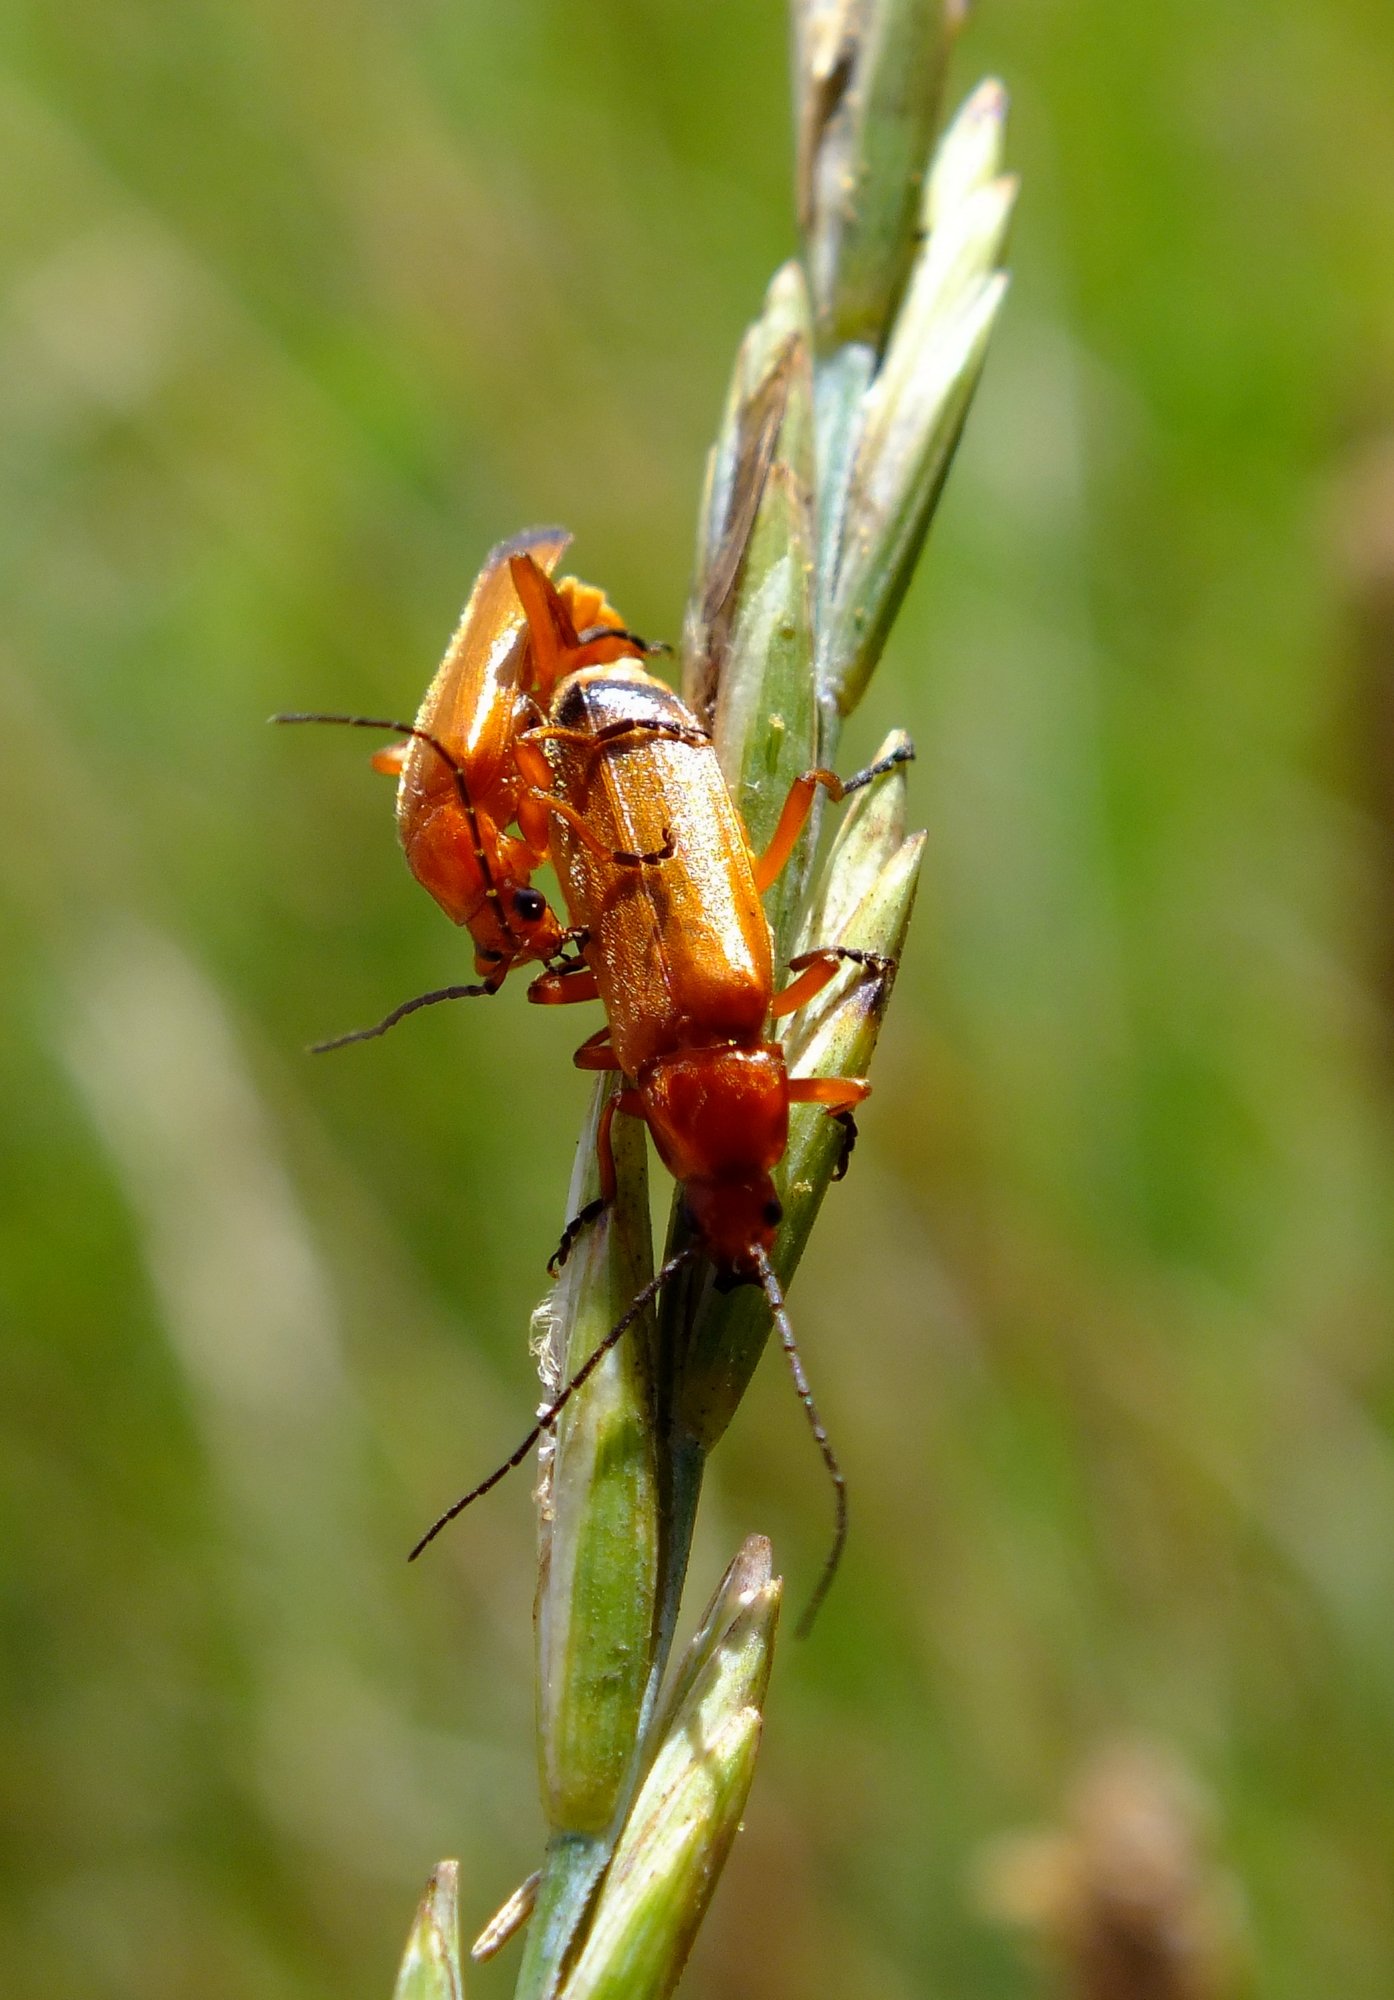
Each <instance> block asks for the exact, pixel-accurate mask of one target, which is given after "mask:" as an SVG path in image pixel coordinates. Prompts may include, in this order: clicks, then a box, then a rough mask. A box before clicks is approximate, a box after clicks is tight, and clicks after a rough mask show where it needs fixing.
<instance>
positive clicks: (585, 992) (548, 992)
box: [528, 958, 600, 1007]
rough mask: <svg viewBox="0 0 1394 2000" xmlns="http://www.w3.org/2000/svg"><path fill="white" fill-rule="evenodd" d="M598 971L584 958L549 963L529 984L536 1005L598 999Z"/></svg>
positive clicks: (553, 1004) (562, 1004)
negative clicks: (595, 971)
mask: <svg viewBox="0 0 1394 2000" xmlns="http://www.w3.org/2000/svg"><path fill="white" fill-rule="evenodd" d="M599 997H600V994H599V990H598V988H597V986H596V983H595V974H594V973H593V972H592V971H591V969H590V967H589V966H588V965H587V964H586V961H585V960H584V959H583V958H573V959H569V960H568V961H567V962H566V963H565V964H564V965H550V966H548V968H547V970H546V971H545V972H539V973H538V975H537V977H536V979H534V980H533V982H532V984H531V985H530V986H529V987H528V998H529V1000H531V1001H532V1003H533V1005H534V1006H535V1007H569V1006H570V1005H571V1003H572V1001H581V1000H598V999H599Z"/></svg>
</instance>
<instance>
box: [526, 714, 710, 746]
mask: <svg viewBox="0 0 1394 2000" xmlns="http://www.w3.org/2000/svg"><path fill="white" fill-rule="evenodd" d="M526 734H527V739H528V741H529V742H532V743H574V744H576V745H578V746H579V747H580V748H581V749H583V750H596V749H604V748H605V747H606V746H607V745H609V744H611V743H615V742H617V741H618V740H619V739H620V738H621V737H624V736H636V737H644V736H667V737H670V738H671V739H672V741H673V742H675V743H692V744H699V745H700V744H708V743H710V742H711V737H710V736H709V735H708V734H707V732H706V730H705V729H688V728H686V727H685V726H684V724H682V723H681V722H670V721H668V720H667V719H666V718H659V719H657V720H655V721H653V722H638V721H633V722H631V721H622V722H607V723H606V725H605V727H604V728H603V729H597V730H595V731H594V732H592V731H590V730H588V729H568V728H567V727H566V726H565V725H564V724H562V723H560V722H544V723H540V724H539V725H538V727H537V728H535V729H529V730H528V731H527V732H526ZM520 740H521V739H520Z"/></svg>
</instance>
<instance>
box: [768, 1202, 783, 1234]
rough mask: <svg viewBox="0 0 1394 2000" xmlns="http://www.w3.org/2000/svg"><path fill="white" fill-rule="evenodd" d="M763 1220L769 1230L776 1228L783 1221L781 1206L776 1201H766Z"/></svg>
mask: <svg viewBox="0 0 1394 2000" xmlns="http://www.w3.org/2000/svg"><path fill="white" fill-rule="evenodd" d="M765 1220H766V1222H767V1223H768V1224H769V1226H770V1228H771V1229H774V1228H776V1227H777V1226H778V1225H779V1224H780V1223H781V1222H783V1220H784V1209H783V1206H782V1205H781V1204H780V1203H779V1202H777V1201H767V1202H766V1203H765Z"/></svg>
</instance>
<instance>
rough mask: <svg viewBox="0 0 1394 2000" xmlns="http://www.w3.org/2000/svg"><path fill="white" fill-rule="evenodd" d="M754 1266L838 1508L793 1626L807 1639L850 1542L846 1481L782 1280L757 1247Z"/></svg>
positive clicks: (798, 1636)
mask: <svg viewBox="0 0 1394 2000" xmlns="http://www.w3.org/2000/svg"><path fill="white" fill-rule="evenodd" d="M755 1269H756V1271H757V1272H758V1274H759V1278H760V1286H761V1289H762V1290H763V1292H764V1294H765V1299H766V1302H767V1304H768V1305H769V1309H770V1318H771V1319H772V1320H773V1321H774V1330H775V1332H776V1333H777V1334H778V1335H779V1344H780V1346H781V1347H782V1348H783V1349H784V1352H785V1353H786V1354H787V1355H788V1357H789V1367H790V1369H791V1371H792V1373H793V1377H794V1387H795V1389H796V1390H797V1391H798V1396H799V1401H800V1402H801V1403H802V1404H803V1406H804V1414H805V1415H806V1416H807V1418H808V1421H809V1426H810V1428H811V1429H812V1432H813V1436H814V1439H815V1441H816V1442H817V1445H818V1449H819V1451H821V1452H822V1454H823V1463H824V1465H825V1466H826V1467H827V1468H828V1477H829V1479H831V1480H832V1483H833V1496H834V1505H835V1508H836V1513H835V1524H834V1527H833V1542H832V1547H831V1548H830V1549H829V1550H828V1553H827V1556H826V1558H825V1560H824V1563H823V1573H822V1575H821V1576H820V1577H819V1579H818V1587H817V1589H816V1590H815V1591H814V1593H813V1595H812V1597H810V1598H809V1600H808V1603H807V1604H806V1605H805V1607H804V1610H803V1615H802V1616H801V1617H800V1619H799V1622H798V1624H797V1625H796V1626H795V1627H794V1637H795V1638H796V1639H806V1638H807V1637H808V1635H809V1633H810V1632H811V1631H812V1630H813V1621H814V1619H815V1618H816V1617H817V1616H818V1613H819V1611H820V1610H821V1609H822V1604H823V1599H824V1598H825V1597H826V1596H827V1594H828V1592H829V1590H830V1589H831V1588H832V1581H833V1578H834V1577H835V1576H836V1575H837V1566H838V1564H839V1563H840V1562H841V1561H842V1551H843V1549H844V1547H845V1546H846V1543H847V1481H846V1480H845V1479H844V1478H843V1476H842V1467H841V1466H840V1465H839V1464H838V1462H837V1454H836V1452H834V1450H833V1448H832V1443H831V1441H830V1439H829V1437H828V1434H827V1432H826V1431H825V1430H824V1428H823V1419H822V1418H821V1417H820V1416H819V1414H818V1406H817V1404H816V1403H815V1402H814V1400H813V1392H812V1390H811V1389H810V1388H809V1386H808V1377H807V1376H806V1375H805V1374H804V1372H803V1359H802V1357H801V1356H800V1354H799V1347H798V1342H797V1341H796V1340H795V1339H794V1329H793V1327H792V1325H791V1324H790V1321H789V1314H788V1312H787V1310H786V1308H785V1304H784V1294H783V1292H782V1291H781V1290H780V1289H779V1280H778V1278H776V1276H775V1274H774V1266H773V1265H772V1264H771V1263H770V1260H769V1258H768V1257H767V1256H766V1254H765V1252H764V1251H763V1250H762V1249H761V1248H760V1246H759V1245H758V1244H757V1245H756V1246H755Z"/></svg>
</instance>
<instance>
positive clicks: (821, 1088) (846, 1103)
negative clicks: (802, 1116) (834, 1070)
mask: <svg viewBox="0 0 1394 2000" xmlns="http://www.w3.org/2000/svg"><path fill="white" fill-rule="evenodd" d="M870 1095H871V1085H870V1084H869V1083H868V1082H867V1080H866V1078H865V1077H864V1076H791V1077H790V1079H789V1102H790V1103H791V1104H821V1105H822V1106H823V1108H824V1109H825V1110H826V1111H827V1113H828V1115H829V1116H830V1117H833V1118H836V1117H838V1116H839V1114H840V1113H842V1112H844V1111H850V1110H851V1109H852V1106H853V1105H854V1104H860V1103H861V1102H862V1099H863V1098H866V1097H869V1096H870Z"/></svg>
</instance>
